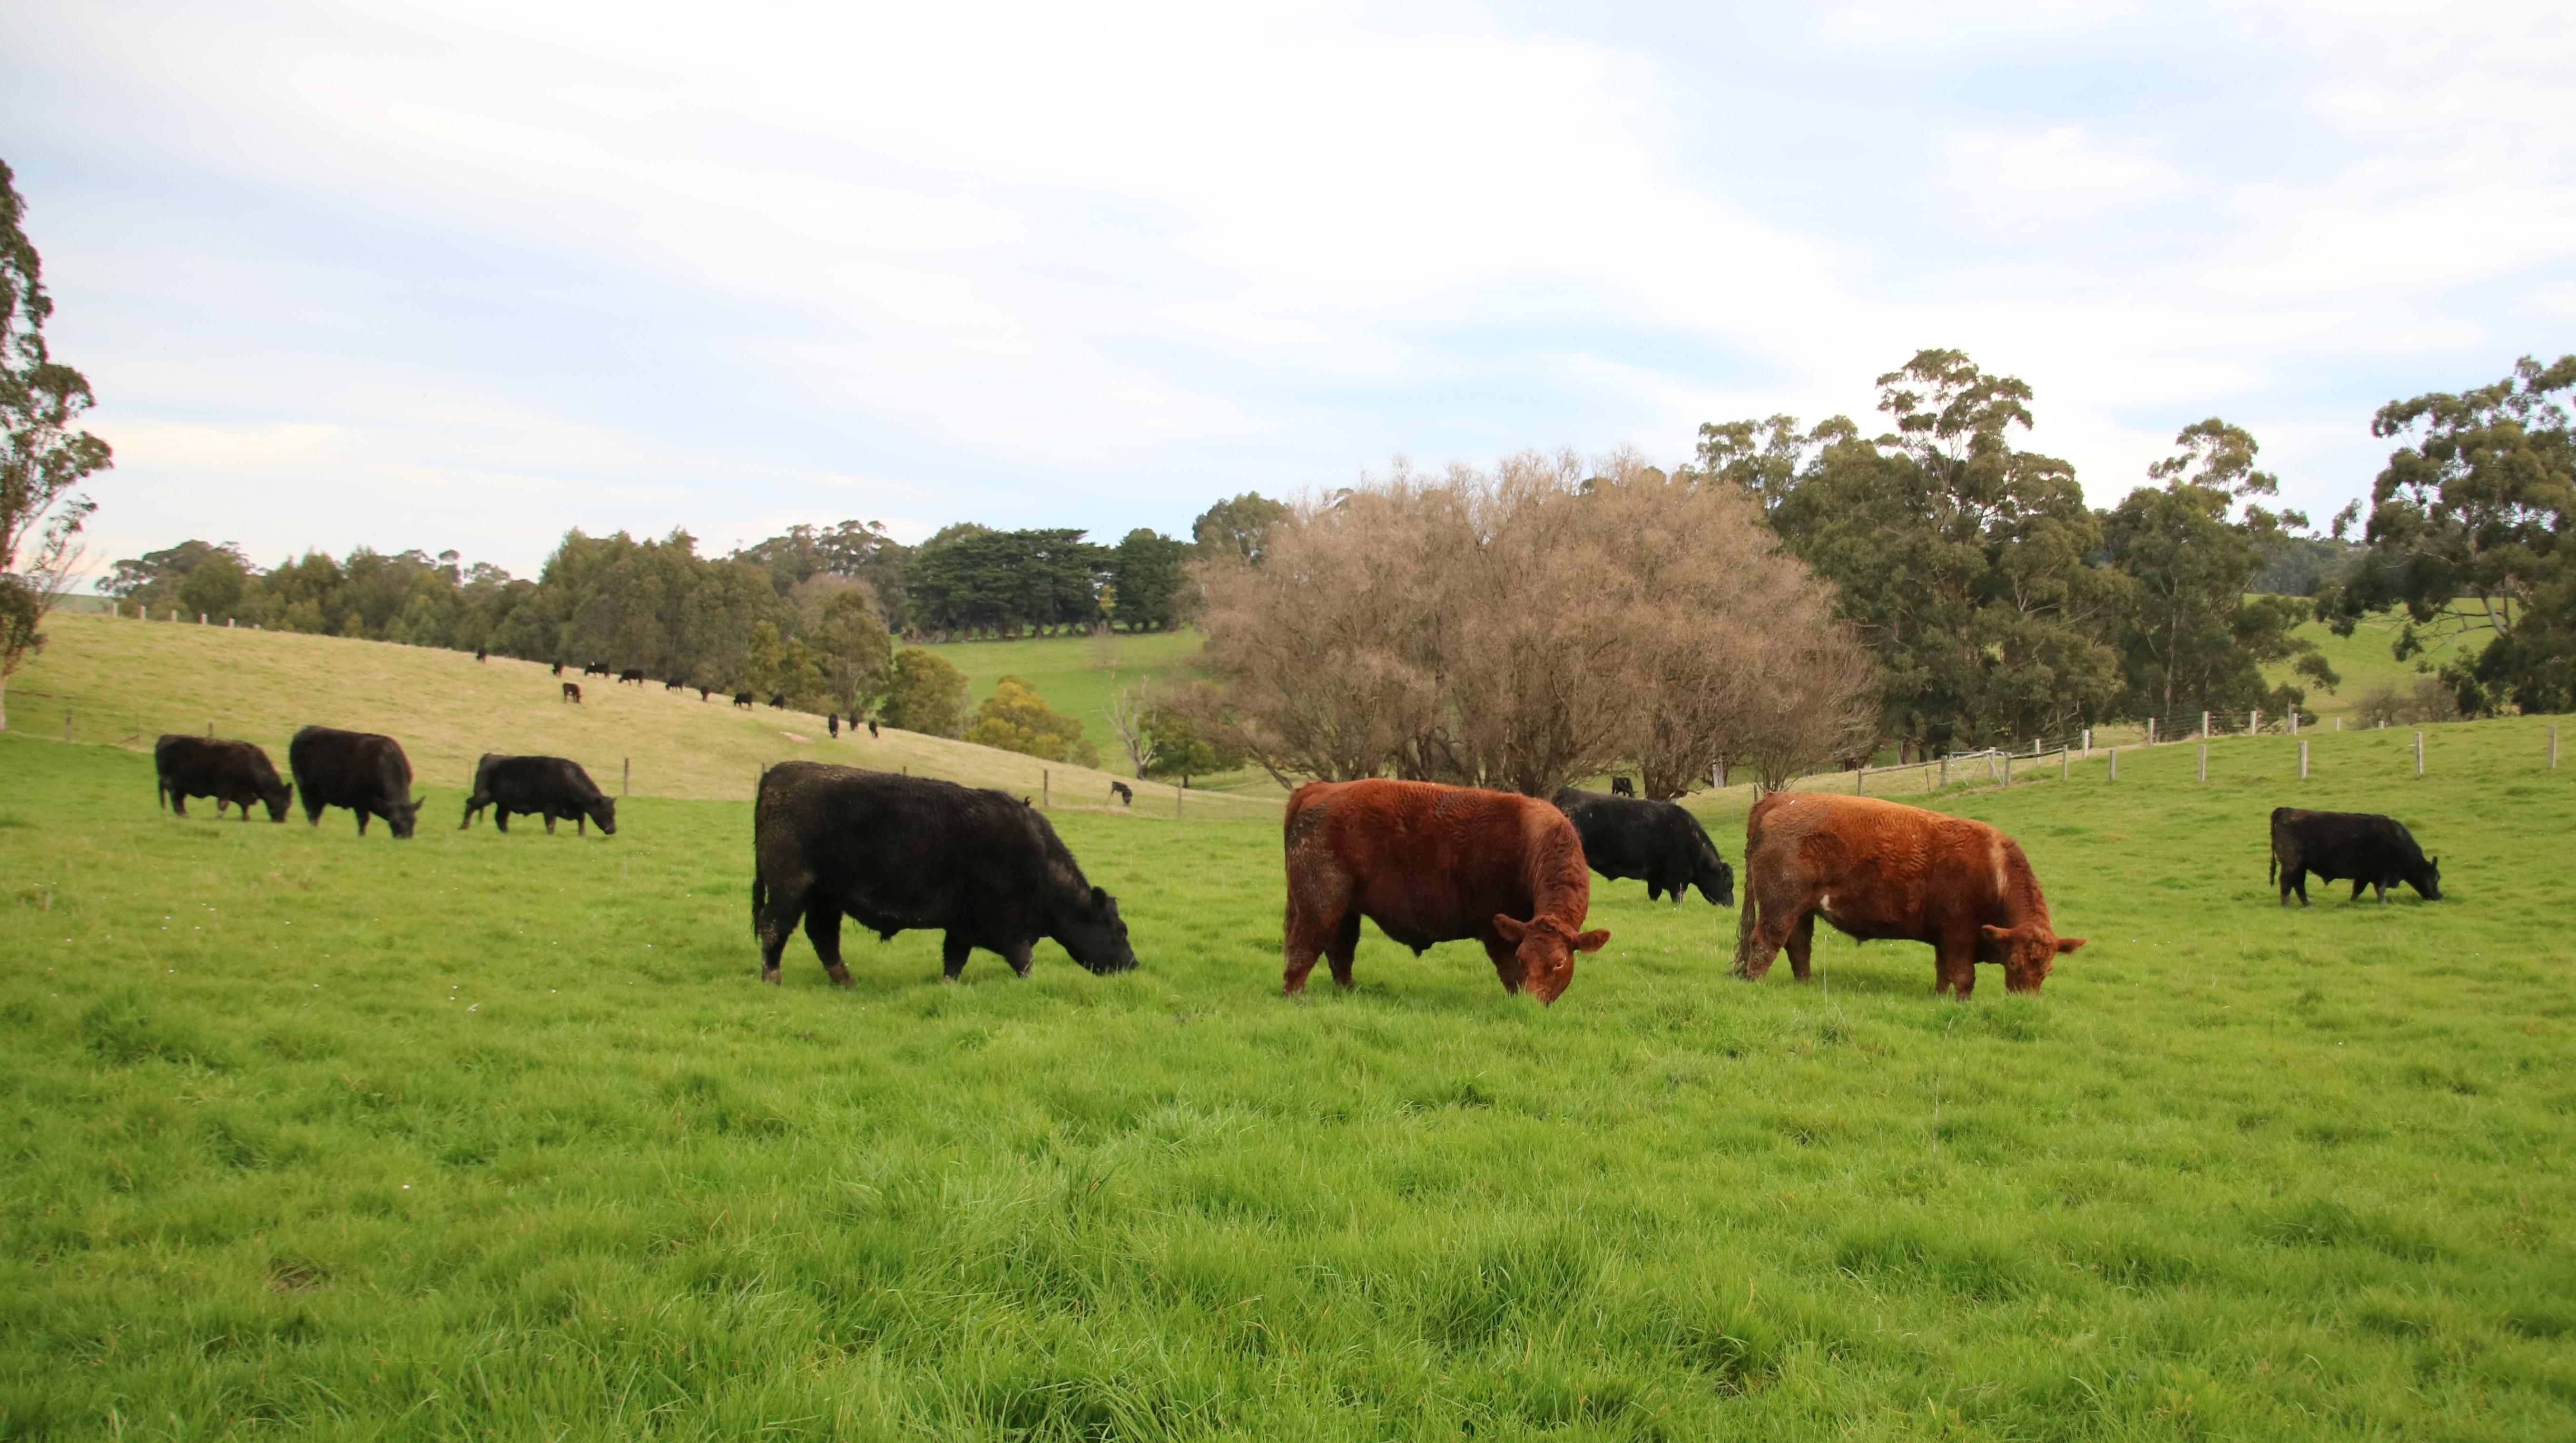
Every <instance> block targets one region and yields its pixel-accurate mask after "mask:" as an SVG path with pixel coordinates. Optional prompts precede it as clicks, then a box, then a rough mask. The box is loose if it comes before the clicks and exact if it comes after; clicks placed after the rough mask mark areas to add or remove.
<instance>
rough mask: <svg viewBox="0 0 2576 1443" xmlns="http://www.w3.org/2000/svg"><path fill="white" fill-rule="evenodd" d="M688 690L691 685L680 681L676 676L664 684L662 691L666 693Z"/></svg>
mask: <svg viewBox="0 0 2576 1443" xmlns="http://www.w3.org/2000/svg"><path fill="white" fill-rule="evenodd" d="M688 689H689V684H688V683H687V682H685V681H682V680H680V679H679V678H678V677H676V676H675V677H673V678H671V679H670V680H669V681H666V682H664V683H662V690H664V691H687V690H688Z"/></svg>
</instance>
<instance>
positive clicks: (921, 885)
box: [751, 762, 1136, 987]
mask: <svg viewBox="0 0 2576 1443" xmlns="http://www.w3.org/2000/svg"><path fill="white" fill-rule="evenodd" d="M1018 801H1019V799H1018V798H1016V797H1013V796H1011V795H1010V794H1008V793H1006V792H996V791H979V790H974V789H971V788H967V787H961V786H959V785H957V784H956V783H955V782H943V781H936V780H933V779H931V778H928V777H907V776H891V777H890V776H887V775H886V774H885V773H883V772H872V771H863V770H861V769H859V768H857V767H836V766H830V765H827V764H825V763H822V762H783V763H781V764H779V765H777V766H774V767H771V768H770V769H769V770H768V771H767V772H765V773H763V774H762V775H761V778H760V800H759V801H758V803H757V804H755V806H754V807H753V810H752V849H753V858H754V864H755V872H754V875H753V878H752V883H751V920H752V930H753V931H754V932H755V933H757V934H758V936H759V938H760V978H761V980H762V981H764V982H776V981H777V980H778V954H779V953H780V952H781V951H782V950H784V949H785V948H786V946H787V937H788V934H789V933H791V932H793V931H795V930H796V923H797V920H798V919H799V918H800V917H801V918H803V919H804V923H805V936H806V938H807V939H808V940H810V941H811V942H812V943H813V944H814V953H815V955H816V956H817V957H819V958H821V959H822V962H823V970H824V971H826V972H828V973H830V974H831V977H832V981H833V982H834V983H836V984H838V985H841V986H844V987H846V986H848V985H849V981H850V972H849V968H848V967H846V966H844V965H843V964H842V961H841V918H842V916H843V915H844V914H846V915H848V916H850V917H853V918H855V919H857V921H858V923H859V925H860V926H863V927H868V928H872V929H874V930H875V932H876V933H877V935H878V936H879V937H881V938H891V937H893V936H894V934H895V933H897V932H902V931H906V930H909V929H913V928H937V929H940V930H942V931H944V932H946V933H947V938H946V941H945V942H944V944H943V945H942V946H941V948H940V957H941V961H942V964H943V970H944V971H945V972H946V974H947V976H948V978H949V980H951V981H954V980H956V978H957V977H958V975H959V974H960V973H962V972H964V971H965V970H966V954H967V953H968V952H969V951H971V950H973V949H974V948H977V947H981V948H984V949H985V950H987V951H991V952H998V953H1000V954H1001V955H1002V960H1003V961H1005V962H1008V963H1009V964H1010V965H1011V970H1012V971H1014V972H1017V973H1019V974H1021V975H1022V976H1026V975H1028V970H1029V953H1030V949H1031V948H1032V947H1034V946H1035V945H1036V943H1037V939H1039V938H1040V937H1052V938H1054V939H1055V940H1056V942H1057V943H1058V944H1059V945H1061V946H1062V947H1063V948H1064V950H1065V951H1067V952H1069V953H1071V954H1073V960H1074V961H1076V962H1079V963H1081V964H1082V965H1083V966H1084V967H1086V968H1089V969H1090V970H1091V971H1094V972H1101V973H1108V972H1124V971H1126V970H1128V969H1129V968H1131V967H1134V966H1135V965H1136V953H1135V951H1134V950H1133V949H1132V948H1130V947H1129V946H1128V943H1127V924H1126V923H1125V922H1124V921H1122V920H1121V919H1120V918H1119V916H1118V903H1117V900H1116V899H1115V898H1113V897H1111V896H1110V895H1109V894H1108V893H1107V892H1104V891H1102V890H1100V889H1099V888H1098V887H1094V886H1092V885H1091V884H1090V883H1089V882H1087V881H1085V880H1084V879H1083V875H1082V868H1081V867H1080V866H1079V865H1077V864H1076V863H1075V862H1074V860H1073V854H1072V853H1071V852H1069V851H1066V850H1065V845H1064V843H1063V842H1062V841H1061V840H1060V839H1058V838H1057V836H1056V834H1055V828H1053V827H1051V826H1049V825H1048V824H1047V819H1046V816H1045V815H1044V814H1043V813H1041V812H1039V811H1037V810H1035V809H1034V808H1030V807H1026V806H1021V805H1018Z"/></svg>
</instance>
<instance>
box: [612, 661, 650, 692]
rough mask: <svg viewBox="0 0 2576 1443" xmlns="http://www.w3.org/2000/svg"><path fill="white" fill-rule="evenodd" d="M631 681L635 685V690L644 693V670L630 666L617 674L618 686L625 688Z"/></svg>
mask: <svg viewBox="0 0 2576 1443" xmlns="http://www.w3.org/2000/svg"><path fill="white" fill-rule="evenodd" d="M630 681H631V682H633V683H635V689H636V690H637V691H642V690H643V689H644V668H642V667H640V666H630V667H628V668H626V669H625V670H624V671H621V672H619V673H618V674H617V684H618V685H620V686H624V685H625V684H626V683H628V682H630Z"/></svg>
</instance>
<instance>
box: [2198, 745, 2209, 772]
mask: <svg viewBox="0 0 2576 1443" xmlns="http://www.w3.org/2000/svg"><path fill="white" fill-rule="evenodd" d="M2200 779H2201V780H2202V781H2204V782H2205V781H2208V780H2209V743H2208V742H2205V741H2204V742H2202V743H2201V744H2200Z"/></svg>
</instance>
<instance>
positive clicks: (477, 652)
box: [474, 646, 484, 661]
mask: <svg viewBox="0 0 2576 1443" xmlns="http://www.w3.org/2000/svg"><path fill="white" fill-rule="evenodd" d="M483 657H484V652H483V648H481V647H479V646H478V647H476V648H474V659H475V660H476V661H481V660H483Z"/></svg>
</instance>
